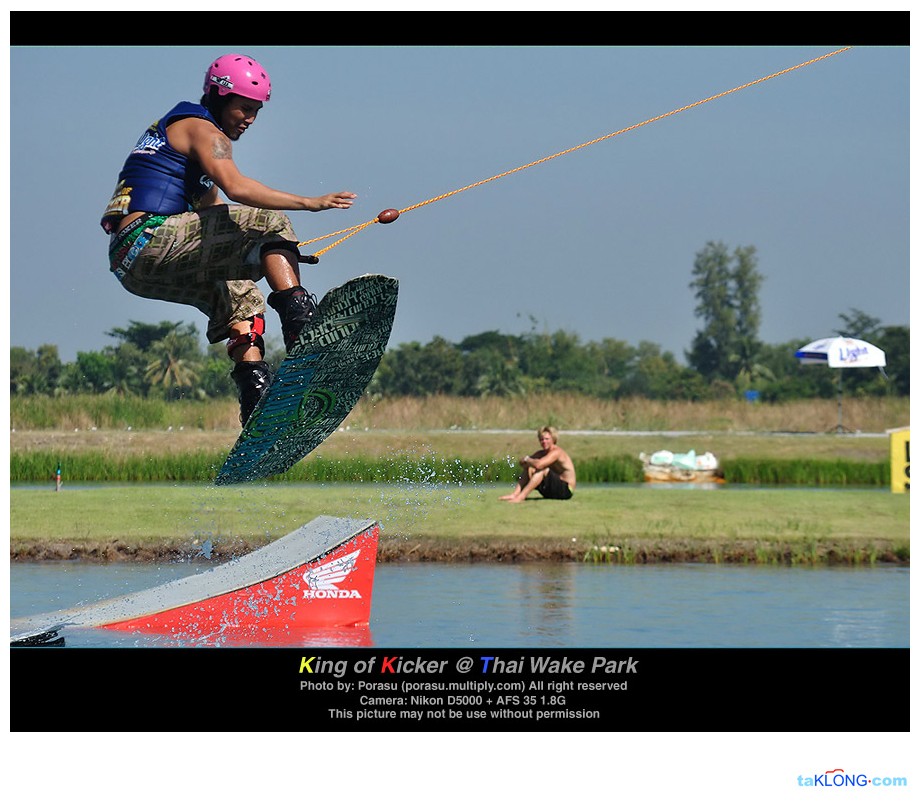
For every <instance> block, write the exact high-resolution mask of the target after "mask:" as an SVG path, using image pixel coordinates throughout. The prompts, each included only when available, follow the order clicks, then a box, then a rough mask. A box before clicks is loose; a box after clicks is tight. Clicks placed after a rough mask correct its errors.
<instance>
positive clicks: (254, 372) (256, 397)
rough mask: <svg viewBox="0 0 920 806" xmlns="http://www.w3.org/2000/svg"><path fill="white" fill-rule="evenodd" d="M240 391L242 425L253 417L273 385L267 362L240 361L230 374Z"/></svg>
mask: <svg viewBox="0 0 920 806" xmlns="http://www.w3.org/2000/svg"><path fill="white" fill-rule="evenodd" d="M230 377H231V378H233V380H234V381H235V382H236V388H237V389H238V390H239V401H240V424H241V425H246V422H247V421H248V420H249V418H250V417H251V416H252V412H253V411H255V408H256V406H257V405H259V401H260V400H261V399H262V396H263V395H264V394H265V393H266V392H267V391H268V387H269V386H271V383H272V371H271V368H270V367H269V366H268V364H267V363H266V362H265V361H240V362H239V363H238V364H237V365H236V366H235V367H234V368H233V371H232V372H231V373H230Z"/></svg>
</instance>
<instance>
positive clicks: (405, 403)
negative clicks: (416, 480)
mask: <svg viewBox="0 0 920 806" xmlns="http://www.w3.org/2000/svg"><path fill="white" fill-rule="evenodd" d="M238 417H239V409H238V406H237V404H236V402H235V401H233V400H205V401H200V400H180V401H176V402H166V401H163V400H156V399H153V398H138V397H119V396H117V395H72V396H63V397H48V396H42V395H30V396H13V397H11V398H10V426H11V428H14V429H20V430H35V429H57V430H66V431H73V430H74V429H80V430H89V429H91V428H99V429H119V430H125V429H128V428H132V429H136V430H137V429H148V428H160V429H163V428H169V427H173V428H198V429H204V430H232V429H238V428H239V419H238ZM843 421H844V422H843V424H844V427H845V428H847V429H849V430H851V431H862V432H867V433H869V432H871V433H883V432H884V431H885V430H886V429H889V428H897V427H900V426H904V425H908V424H909V423H910V401H909V399H908V398H899V397H878V398H853V399H852V400H845V401H844V403H843ZM546 424H551V425H555V426H556V427H557V428H559V429H560V430H562V431H568V432H571V431H577V430H587V431H733V432H744V431H764V432H809V433H825V432H831V431H833V430H835V429H836V427H837V404H836V401H834V400H798V401H790V402H788V403H781V404H769V403H748V402H746V401H739V400H723V401H706V402H689V401H660V400H645V399H639V398H630V399H625V400H600V399H598V398H591V397H585V396H583V395H576V394H565V393H552V394H537V395H532V396H528V397H520V398H518V397H514V398H510V397H482V398H458V397H447V396H444V395H434V396H431V397H426V398H415V397H399V398H381V399H376V398H371V397H370V396H368V395H365V396H364V397H363V398H362V399H361V400H360V401H359V402H358V405H357V406H356V407H355V409H354V411H352V412H351V414H349V415H348V417H347V418H346V419H345V422H344V423H343V426H345V427H348V428H352V429H358V430H362V429H365V428H367V429H372V430H376V429H397V430H410V431H417V430H431V429H463V430H482V429H514V430H521V429H523V430H536V429H537V428H540V427H541V426H543V425H546Z"/></svg>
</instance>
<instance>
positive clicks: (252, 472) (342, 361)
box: [215, 274, 399, 484]
mask: <svg viewBox="0 0 920 806" xmlns="http://www.w3.org/2000/svg"><path fill="white" fill-rule="evenodd" d="M398 291H399V282H398V281H397V280H395V279H394V278H392V277H385V276H383V275H380V274H365V275H363V276H361V277H357V278H355V279H354V280H349V281H348V282H347V283H345V284H344V285H341V286H339V287H338V288H333V289H332V290H330V291H329V292H328V293H327V294H326V296H325V297H323V299H322V300H321V301H320V303H319V307H318V310H317V312H316V314H315V316H314V317H313V319H312V320H311V322H310V324H309V325H308V326H307V327H306V328H304V331H303V332H302V333H301V334H300V336H299V338H298V340H297V342H296V343H295V344H294V345H293V346H292V347H291V349H290V351H289V352H288V355H287V357H286V358H285V359H284V361H282V362H281V365H280V366H279V367H278V371H277V373H276V374H275V377H274V380H273V381H272V384H271V386H270V387H269V390H268V392H266V394H265V396H264V397H263V398H262V400H261V401H260V402H259V404H258V406H256V409H255V411H254V412H253V413H252V416H251V417H250V418H249V421H248V422H247V423H246V426H245V427H244V428H243V431H242V433H241V434H240V436H239V439H237V441H236V444H235V445H234V446H233V449H232V450H231V451H230V455H229V456H228V457H227V460H226V461H225V462H224V464H223V467H222V468H221V469H220V472H219V473H218V475H217V478H216V479H215V484H241V483H244V482H249V481H256V480H258V479H261V478H265V477H267V476H274V475H277V474H278V473H284V472H285V471H286V470H288V469H289V468H291V467H292V466H293V465H294V464H296V463H297V462H299V461H300V460H301V459H303V458H304V457H305V456H306V455H307V454H308V453H310V451H312V450H313V449H314V448H316V447H317V446H318V445H319V444H320V443H321V442H323V440H325V439H326V438H327V437H328V436H329V435H330V434H332V433H333V432H334V431H335V430H336V428H338V427H339V425H340V424H341V423H342V420H344V419H345V417H347V416H348V413H349V412H350V411H351V410H352V409H353V408H354V406H355V404H356V403H357V402H358V400H359V399H360V397H361V395H362V394H363V393H364V390H365V389H366V388H367V385H368V384H369V383H370V381H371V378H372V377H373V375H374V372H375V371H376V369H377V366H378V365H379V364H380V359H381V358H382V357H383V353H384V351H385V350H386V346H387V342H388V341H389V338H390V331H391V330H392V327H393V319H394V317H395V315H396V299H397V296H398Z"/></svg>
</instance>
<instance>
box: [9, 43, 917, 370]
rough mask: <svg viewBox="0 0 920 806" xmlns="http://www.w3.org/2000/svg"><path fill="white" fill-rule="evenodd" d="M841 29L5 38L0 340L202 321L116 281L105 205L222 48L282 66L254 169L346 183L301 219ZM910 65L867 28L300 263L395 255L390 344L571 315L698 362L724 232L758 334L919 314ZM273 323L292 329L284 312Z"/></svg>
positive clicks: (601, 122)
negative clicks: (871, 38)
mask: <svg viewBox="0 0 920 806" xmlns="http://www.w3.org/2000/svg"><path fill="white" fill-rule="evenodd" d="M14 42H15V39H14ZM846 44H847V43H845V42H843V43H836V44H835V43H828V44H818V45H809V46H800V45H796V46H782V45H778V46H765V45H745V46H731V45H720V46H695V47H694V46H681V45H667V46H654V45H635V46H629V45H616V46H595V45H574V46H508V45H484V46H453V45H448V46H444V45H441V46H437V45H436V46H422V45H407V46H373V45H359V46H345V45H332V46H325V47H324V46H313V45H310V46H291V45H287V46H280V47H279V46H263V45H258V44H252V43H249V42H246V41H245V40H243V41H235V40H227V41H223V42H216V43H215V44H210V45H203V46H185V45H169V46H165V45H140V46H138V45H132V46H129V47H128V46H125V47H120V46H114V45H113V46H95V45H92V46H81V47H71V46H64V45H54V46H41V45H30V46H14V47H13V48H12V49H11V58H10V62H11V74H12V77H13V80H12V82H11V91H12V97H11V110H12V114H11V118H10V126H11V132H10V147H11V157H12V159H11V165H10V187H11V196H10V198H11V211H10V218H11V233H12V237H11V244H10V254H11V268H12V270H11V279H10V287H11V342H12V344H13V345H17V346H23V347H27V348H30V349H35V348H37V347H38V346H39V345H41V344H46V343H50V344H56V345H58V348H59V350H60V354H61V357H62V358H63V359H64V360H67V361H69V360H73V359H74V358H75V357H76V354H77V352H78V351H86V350H98V349H101V348H102V347H103V346H105V345H106V344H112V343H114V342H113V341H112V340H111V339H110V338H109V337H107V336H106V335H105V333H106V331H108V330H111V329H112V328H115V327H124V326H126V325H127V324H128V323H129V322H130V321H131V320H136V321H142V322H159V321H162V320H170V321H183V322H191V323H194V324H196V325H197V326H198V328H199V331H200V332H202V333H203V331H204V328H205V321H204V317H203V316H202V315H200V314H198V312H197V311H194V310H193V309H191V308H185V307H181V306H177V305H172V304H167V303H158V302H154V301H149V300H143V299H139V298H136V297H133V296H131V295H129V294H127V293H126V292H125V291H123V290H122V289H121V287H120V286H119V285H118V283H117V282H116V281H115V280H114V279H113V278H112V276H110V274H109V273H108V271H107V266H106V246H107V238H106V236H105V235H104V233H103V231H102V229H101V228H100V227H99V224H98V220H99V217H100V214H101V211H102V209H103V207H104V206H105V203H106V202H107V200H108V198H109V195H110V193H111V191H112V188H113V187H114V184H115V179H116V176H117V174H118V171H119V170H120V168H121V165H122V162H123V160H124V157H125V156H126V154H127V152H128V150H129V149H130V147H131V146H132V145H133V144H134V142H135V141H136V139H137V137H138V136H139V135H140V133H141V132H142V131H143V129H144V128H145V127H146V126H147V125H148V124H149V123H150V122H151V121H153V120H154V119H155V118H157V117H159V116H160V115H161V114H163V113H164V112H165V111H166V110H168V109H169V108H170V106H171V105H172V104H174V103H175V102H176V101H179V100H185V99H188V100H197V99H198V97H199V95H200V90H201V81H202V77H203V74H204V69H205V66H206V65H207V63H208V62H209V61H210V60H211V59H212V58H214V57H215V56H217V55H219V54H221V53H225V52H243V53H249V54H251V55H253V56H254V57H255V58H257V59H258V60H260V61H261V62H262V63H263V64H264V65H265V66H266V68H267V69H268V71H269V72H270V74H271V78H272V82H273V88H274V89H273V96H272V99H271V101H270V102H269V103H268V104H267V105H266V107H265V109H264V110H263V112H262V113H261V114H260V117H259V119H258V121H257V122H256V125H255V126H254V127H253V128H252V129H250V131H249V132H247V133H246V134H245V135H244V136H243V138H241V139H240V140H239V141H238V142H237V143H236V144H235V145H234V156H235V159H236V161H237V163H238V165H239V166H240V168H241V169H242V170H243V172H244V173H247V174H249V175H251V176H253V177H254V178H257V179H259V180H261V181H263V182H265V183H266V184H269V185H272V186H274V187H277V188H280V189H283V190H289V191H292V192H297V193H302V194H304V195H315V194H320V193H325V192H329V191H333V190H342V189H347V190H352V191H354V192H355V193H357V194H358V199H357V202H356V204H355V206H354V207H353V208H352V210H350V211H347V212H342V211H328V212H325V213H319V214H315V213H312V214H311V213H292V214H291V218H292V221H293V224H294V228H295V230H296V232H297V234H298V238H299V239H300V240H301V241H306V240H309V239H312V238H315V237H318V236H322V235H326V234H328V233H331V232H335V231H338V230H341V229H344V228H348V227H352V226H355V225H359V224H362V223H364V222H366V221H369V220H372V219H373V218H374V217H375V216H376V215H377V213H379V212H380V211H381V210H383V209H385V208H389V207H395V208H397V209H401V208H405V207H408V206H411V205H416V204H419V203H421V202H425V201H427V200H429V199H432V198H435V197H437V196H440V195H442V194H445V193H451V192H452V191H456V190H458V189H459V188H462V187H465V186H467V185H470V184H473V183H477V182H480V181H481V180H484V179H489V178H490V177H493V176H496V175H498V174H501V173H504V172H506V171H510V170H513V169H515V168H518V167H520V166H522V165H526V164H528V163H530V162H533V161H535V160H540V159H542V158H544V157H547V156H549V155H552V154H556V153H558V152H560V151H565V150H567V149H571V148H573V147H575V146H578V145H580V144H582V143H586V142H588V141H591V140H594V139H595V138H598V137H603V136H605V135H607V134H611V133H613V132H617V131H619V130H621V129H624V128H626V127H630V126H634V125H635V124H639V123H642V122H644V121H647V120H649V119H650V118H653V117H656V116H658V115H662V114H665V113H668V112H671V111H672V110H675V109H678V108H680V107H683V106H685V105H687V104H693V103H695V102H697V101H700V100H702V99H704V98H708V97H710V96H712V95H715V94H718V93H722V92H724V91H726V90H730V89H733V88H735V87H737V86H740V85H743V84H745V83H747V82H750V81H754V80H756V79H758V78H761V77H763V76H766V75H769V74H772V73H774V72H777V71H780V70H784V69H786V68H789V67H793V66H795V65H798V64H800V63H802V62H805V61H807V60H810V59H813V58H816V57H818V56H821V55H824V54H826V53H829V52H831V51H834V50H836V49H837V48H839V47H842V46H844V45H846ZM62 76H64V77H75V78H76V79H77V82H78V83H77V86H79V88H80V92H74V91H73V88H74V86H75V84H74V82H72V81H62V80H61V77H62ZM908 79H909V49H908V48H907V47H898V46H877V45H865V46H856V47H853V48H852V49H851V50H848V51H847V52H845V53H842V54H839V55H836V56H833V57H831V58H828V59H825V60H823V61H821V62H818V63H817V64H814V65H811V66H808V67H803V68H801V69H799V70H795V71H793V72H791V73H789V74H786V75H783V76H780V77H777V78H774V79H771V80H769V81H767V82H764V83H762V84H759V85H756V86H754V87H751V88H748V89H744V90H741V91H739V92H736V93H732V94H730V95H728V96H726V97H723V98H720V99H718V100H714V101H711V102H709V103H705V104H702V105H700V106H697V107H695V108H693V109H690V110H688V111H685V112H681V113H679V114H676V115H672V116H669V117H667V118H665V119H663V120H659V121H657V122H654V123H650V124H648V125H645V126H641V127H639V128H637V129H635V130H632V131H629V132H627V133H624V134H621V135H617V136H615V137H612V138H608V139H606V140H603V141H602V142H600V143H597V144H594V145H590V146H587V147H585V148H581V149H578V150H576V151H574V152H571V153H568V154H566V155H565V156H561V157H557V158H555V159H552V160H549V161H548V162H545V163H542V164H539V165H537V166H535V167H531V168H527V169H525V170H522V171H519V172H517V173H514V174H512V175H510V176H505V177H503V178H500V179H496V180H494V181H491V182H487V183H486V184H483V185H480V186H478V187H474V188H472V189H469V190H466V191H463V192H461V193H458V194H455V195H452V196H449V197H448V198H446V199H443V200H441V201H437V202H434V203H431V204H427V205H424V206H422V207H419V208H417V209H415V210H412V211H410V212H407V213H405V214H404V215H403V216H401V217H400V219H399V220H398V221H396V222H395V223H393V224H390V225H386V226H383V225H374V226H372V227H368V228H367V229H365V230H363V231H362V232H360V233H358V234H357V235H355V236H354V237H352V238H350V239H349V240H347V241H345V242H344V243H343V244H341V245H340V246H337V247H336V248H334V249H332V250H331V251H329V252H328V253H326V254H325V255H323V257H322V259H321V261H320V263H319V264H318V265H317V266H315V267H307V266H305V267H304V284H305V285H306V286H307V287H308V288H309V289H310V290H311V291H314V292H315V293H317V294H319V295H320V296H321V295H322V294H323V293H325V291H326V290H328V289H329V288H331V287H333V286H336V285H339V284H341V283H342V282H344V281H345V280H347V279H349V278H350V277H353V276H356V275H358V274H363V273H368V272H379V273H383V274H388V275H391V276H394V277H397V278H399V280H400V307H399V310H398V312H397V317H396V323H395V326H394V330H393V336H392V339H391V346H393V345H396V344H401V343H405V342H410V341H418V342H421V343H426V342H428V341H429V340H431V339H432V338H433V337H435V336H443V337H444V338H446V339H448V340H450V341H458V340H460V339H462V338H463V337H465V336H468V335H472V334H475V333H480V332H482V331H486V330H499V331H501V332H504V333H513V334H523V333H529V332H531V331H533V330H536V331H539V332H543V331H549V332H552V331H556V330H565V331H569V332H574V333H577V334H578V335H579V337H580V338H581V339H582V340H583V341H593V340H600V339H604V338H612V339H619V340H622V341H625V342H628V343H630V344H633V345H638V343H639V342H640V341H643V340H644V341H651V342H654V343H657V344H659V345H660V346H661V347H662V348H663V349H666V350H670V351H672V352H674V353H675V355H676V356H677V357H678V359H680V360H683V356H684V351H685V350H686V349H688V348H689V346H690V343H691V340H692V338H693V335H694V333H695V332H696V330H697V329H698V328H699V327H700V321H699V320H698V319H696V317H695V315H694V312H693V311H694V305H695V301H694V298H693V296H692V292H691V290H690V288H689V282H690V280H691V271H692V268H693V261H694V258H695V256H696V254H697V253H698V252H699V251H700V250H701V249H703V248H704V247H705V245H706V243H707V242H709V241H722V242H724V243H725V244H727V245H728V246H729V247H730V248H734V247H736V246H748V245H753V246H754V247H756V250H757V257H758V261H759V263H758V268H759V270H760V271H761V272H762V274H763V275H764V283H763V288H762V291H761V294H760V301H761V306H762V313H763V323H762V327H761V331H760V336H761V338H762V339H763V340H764V341H767V342H769V343H780V342H786V341H788V340H793V339H801V340H802V341H803V343H804V341H806V340H810V339H813V338H819V337H822V336H826V335H831V334H832V333H833V332H834V331H835V330H836V329H837V328H838V327H840V326H841V325H842V323H841V321H840V318H839V315H840V314H841V313H848V312H849V311H850V309H852V308H856V309H859V310H862V311H864V312H866V313H868V314H869V315H871V316H874V317H877V318H878V319H880V320H881V321H882V323H883V324H891V325H906V324H908V323H909V300H908V291H909V266H908V260H909V251H908V249H909V234H908V233H909V216H908V209H909V207H908V201H909V88H908ZM329 242H330V241H322V242H320V243H318V244H316V245H315V246H313V247H312V249H314V250H315V249H318V248H322V247H323V246H326V245H328V243H329ZM304 251H310V249H309V248H308V249H305V250H304ZM268 328H269V335H270V336H273V337H275V338H277V336H278V332H279V327H278V323H277V318H276V316H275V315H274V313H273V312H272V311H269V314H268Z"/></svg>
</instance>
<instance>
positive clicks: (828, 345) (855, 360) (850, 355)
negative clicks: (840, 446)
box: [795, 336, 885, 433]
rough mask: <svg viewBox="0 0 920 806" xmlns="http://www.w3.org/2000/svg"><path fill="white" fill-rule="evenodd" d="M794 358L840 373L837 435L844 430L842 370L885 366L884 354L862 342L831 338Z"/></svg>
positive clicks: (815, 343) (838, 379) (807, 345)
mask: <svg viewBox="0 0 920 806" xmlns="http://www.w3.org/2000/svg"><path fill="white" fill-rule="evenodd" d="M795 357H796V358H798V359H799V362H800V363H802V364H824V365H825V366H828V367H832V368H834V369H839V370H840V372H839V373H838V377H837V432H838V433H840V432H841V431H844V430H845V429H844V427H843V369H844V367H878V368H879V370H880V371H881V372H882V374H884V370H882V369H881V368H882V367H884V366H885V351H884V350H881V349H879V348H878V347H876V346H875V345H874V344H869V342H867V341H863V340H862V339H848V338H846V337H845V336H831V337H830V338H827V339H818V340H817V341H813V342H809V343H808V344H806V345H805V346H804V347H801V348H800V349H798V350H796V351H795Z"/></svg>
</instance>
